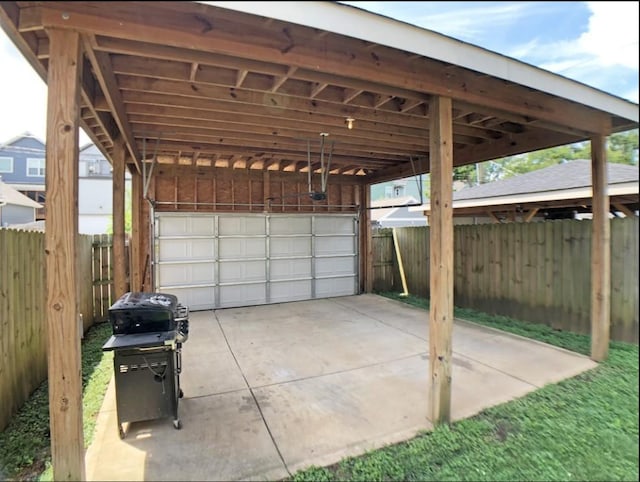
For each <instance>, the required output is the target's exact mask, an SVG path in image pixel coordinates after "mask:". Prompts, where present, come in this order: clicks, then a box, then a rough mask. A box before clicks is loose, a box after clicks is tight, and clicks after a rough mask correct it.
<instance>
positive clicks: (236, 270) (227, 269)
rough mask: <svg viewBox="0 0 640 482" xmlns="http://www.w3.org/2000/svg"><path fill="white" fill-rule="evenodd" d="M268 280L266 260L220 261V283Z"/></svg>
mask: <svg viewBox="0 0 640 482" xmlns="http://www.w3.org/2000/svg"><path fill="white" fill-rule="evenodd" d="M247 281H261V282H263V283H264V282H265V281H267V271H266V268H265V263H264V261H233V262H232V261H227V262H221V263H220V283H244V282H247Z"/></svg>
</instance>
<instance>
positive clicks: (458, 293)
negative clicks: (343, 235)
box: [373, 217, 639, 343]
mask: <svg viewBox="0 0 640 482" xmlns="http://www.w3.org/2000/svg"><path fill="white" fill-rule="evenodd" d="M638 228H639V226H638V217H628V218H622V219H621V218H616V219H612V220H611V338H612V339H613V340H620V341H628V342H631V343H638ZM591 229H592V223H591V221H590V220H581V221H579V220H558V221H545V222H535V223H506V224H479V225H458V226H455V227H454V296H455V299H454V303H455V305H456V306H459V307H464V308H471V309H475V310H478V311H483V312H485V313H490V314H499V315H504V316H509V317H512V318H518V319H521V320H525V321H530V322H534V323H544V324H546V325H549V326H552V327H554V328H556V329H561V330H566V331H572V332H576V333H583V334H590V333H591V315H590V313H591ZM396 235H397V239H398V244H399V249H400V252H401V258H402V260H403V262H404V272H405V275H406V281H407V286H408V290H409V293H411V294H414V295H416V296H422V297H428V296H429V228H428V227H410V228H396ZM373 271H374V280H373V287H374V290H376V291H401V290H402V285H401V283H400V279H399V269H398V266H397V260H396V257H395V255H394V246H393V240H392V234H391V231H390V230H382V231H379V232H377V233H375V234H374V235H373Z"/></svg>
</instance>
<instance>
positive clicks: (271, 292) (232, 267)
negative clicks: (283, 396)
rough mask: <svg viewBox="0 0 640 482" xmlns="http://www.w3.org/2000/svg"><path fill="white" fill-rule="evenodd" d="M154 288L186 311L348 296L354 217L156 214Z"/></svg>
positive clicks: (354, 271)
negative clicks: (172, 297) (186, 308)
mask: <svg viewBox="0 0 640 482" xmlns="http://www.w3.org/2000/svg"><path fill="white" fill-rule="evenodd" d="M154 220H155V227H154V231H155V234H154V238H155V239H154V248H155V250H154V264H153V266H154V286H155V290H156V291H160V292H164V293H171V294H175V295H176V296H177V297H178V299H179V300H180V302H181V303H183V304H185V305H187V306H189V309H190V310H192V311H196V310H205V309H212V308H229V307H237V306H250V305H259V304H267V303H281V302H285V301H298V300H308V299H315V298H328V297H332V296H344V295H353V294H356V293H357V292H358V236H357V233H358V229H357V217H356V216H355V215H330V214H313V215H312V214H308V215H304V214H269V215H265V214H256V215H250V214H247V215H238V214H216V215H212V214H191V213H190V214H186V213H156V215H155V217H154Z"/></svg>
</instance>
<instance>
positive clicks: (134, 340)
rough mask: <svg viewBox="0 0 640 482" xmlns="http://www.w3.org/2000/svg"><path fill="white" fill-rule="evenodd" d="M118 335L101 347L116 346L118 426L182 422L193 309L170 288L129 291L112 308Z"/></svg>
mask: <svg viewBox="0 0 640 482" xmlns="http://www.w3.org/2000/svg"><path fill="white" fill-rule="evenodd" d="M109 321H110V322H111V326H112V330H113V335H112V336H111V338H109V340H108V341H107V343H105V345H104V346H103V347H102V349H103V350H105V351H107V350H113V352H114V359H113V364H114V375H115V383H116V406H117V411H118V432H119V435H120V438H124V435H125V433H124V430H123V426H122V424H123V423H125V422H138V421H143V420H151V419H156V418H164V417H171V418H173V425H174V427H175V428H181V423H180V419H179V418H178V399H179V398H182V395H183V394H182V389H181V388H180V372H181V371H182V360H181V359H182V353H181V352H182V344H183V343H185V342H186V341H187V338H188V336H189V309H188V308H187V307H186V306H184V305H182V304H180V303H179V302H178V298H177V297H176V296H174V295H171V294H167V293H143V292H130V293H125V294H124V295H123V296H122V297H121V298H120V299H118V300H117V301H116V302H115V303H114V304H113V305H112V306H111V308H110V309H109Z"/></svg>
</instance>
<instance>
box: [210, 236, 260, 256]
mask: <svg viewBox="0 0 640 482" xmlns="http://www.w3.org/2000/svg"><path fill="white" fill-rule="evenodd" d="M266 249H267V248H266V243H265V240H264V238H223V239H220V259H243V258H265V253H266Z"/></svg>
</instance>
